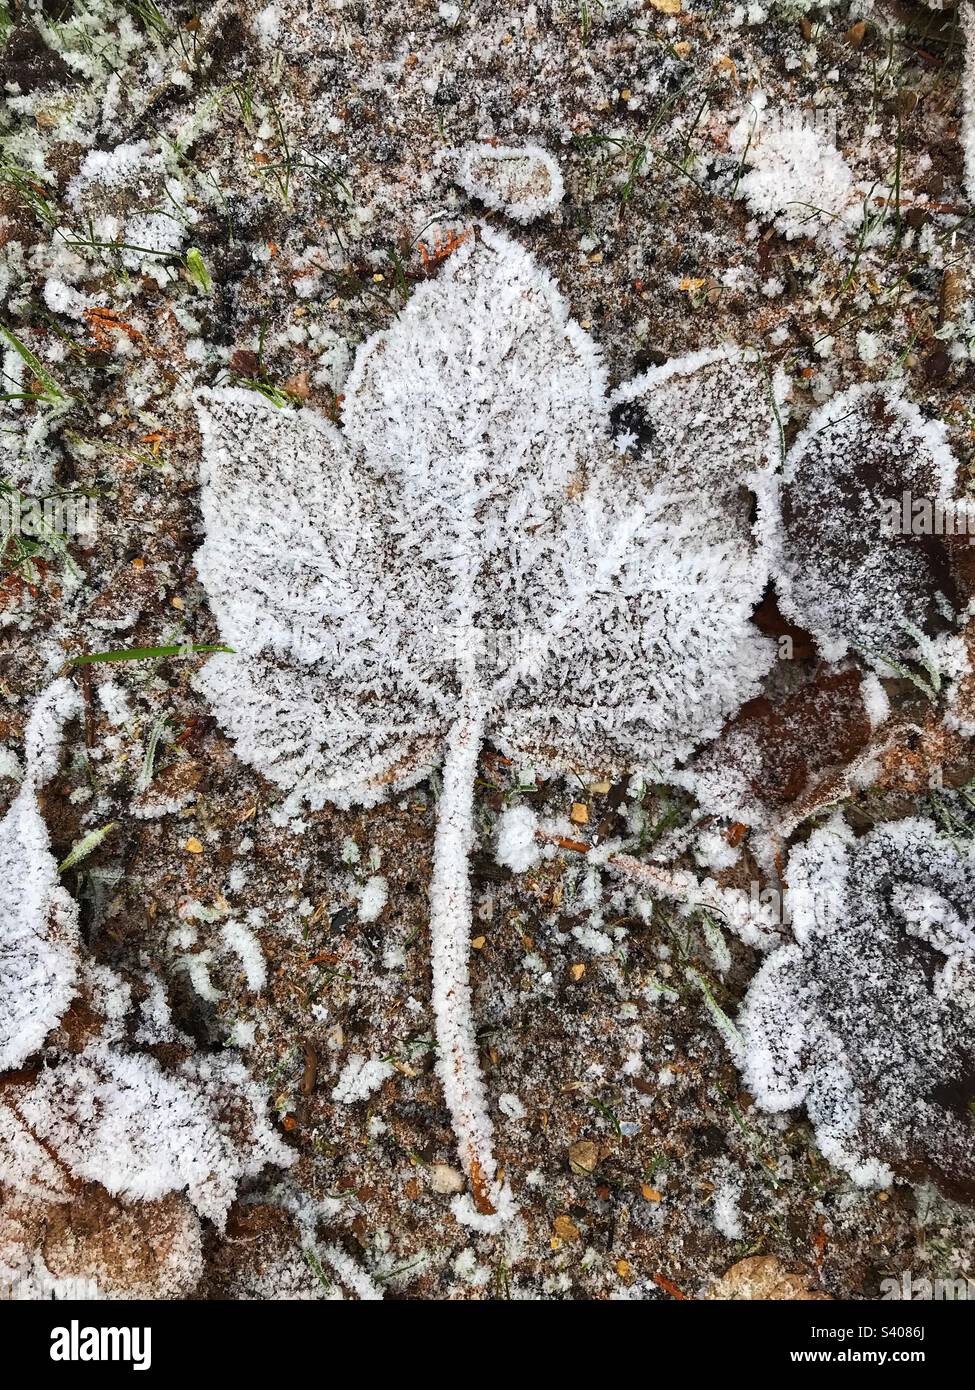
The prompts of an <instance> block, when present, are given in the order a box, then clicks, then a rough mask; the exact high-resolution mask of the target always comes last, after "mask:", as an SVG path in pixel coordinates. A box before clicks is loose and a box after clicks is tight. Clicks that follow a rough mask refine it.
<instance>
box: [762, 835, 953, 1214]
mask: <svg viewBox="0 0 975 1390" xmlns="http://www.w3.org/2000/svg"><path fill="white" fill-rule="evenodd" d="M973 891H975V854H973V852H972V846H971V845H970V844H968V845H967V846H960V845H959V844H958V843H957V842H956V841H954V840H952V839H951V838H949V836H948V835H946V834H943V833H942V832H941V831H939V830H938V829H937V827H936V826H935V825H934V824H933V823H932V822H931V821H929V820H924V819H921V818H915V819H910V820H904V821H899V822H896V823H894V824H889V825H880V826H877V827H876V828H875V829H874V830H871V831H870V833H869V834H867V835H865V836H864V837H863V838H862V839H860V840H858V839H856V838H855V836H854V834H853V831H852V830H851V829H850V827H849V826H848V825H847V824H846V823H845V822H844V820H843V819H842V817H841V816H839V815H837V816H835V817H834V818H833V820H832V821H831V822H830V824H829V825H827V826H826V827H824V828H822V829H820V830H816V831H814V833H813V834H812V835H811V836H810V838H809V841H808V843H807V844H805V845H802V846H800V847H799V848H797V849H795V850H793V852H792V854H791V856H790V858H789V891H788V898H789V902H790V905H791V916H792V926H793V935H794V940H793V941H791V942H789V943H788V944H786V945H783V946H780V947H779V948H778V949H777V950H775V951H773V952H772V954H771V955H769V956H768V957H767V958H766V960H765V962H764V963H763V965H762V967H761V969H760V970H759V972H758V974H757V975H756V976H755V978H754V979H753V981H752V983H751V985H750V987H749V991H748V995H747V996H746V1000H745V1004H744V1006H743V1009H742V1012H741V1015H740V1016H739V1020H738V1022H739V1027H740V1029H741V1032H742V1035H743V1038H744V1042H745V1055H744V1078H745V1083H746V1085H747V1086H748V1088H749V1090H750V1091H751V1092H752V1094H753V1095H754V1096H755V1099H756V1101H757V1102H758V1104H759V1105H760V1106H762V1107H763V1108H764V1109H767V1110H772V1111H779V1110H792V1109H795V1108H796V1107H797V1106H800V1105H803V1104H804V1105H805V1107H806V1110H807V1111H808V1114H809V1118H810V1120H811V1121H812V1124H813V1126H814V1128H815V1130H816V1139H817V1142H818V1144H819V1147H820V1148H821V1149H822V1151H823V1153H824V1154H825V1155H826V1156H827V1158H828V1159H829V1160H830V1161H831V1162H833V1163H835V1164H837V1165H838V1166H839V1167H841V1168H843V1169H845V1170H846V1171H847V1172H848V1173H849V1174H850V1175H851V1176H852V1177H853V1178H854V1180H855V1181H857V1182H859V1183H861V1184H863V1185H865V1186H871V1185H875V1184H879V1185H885V1184H886V1183H889V1182H890V1181H891V1178H892V1176H893V1175H894V1174H896V1175H899V1176H901V1177H904V1178H907V1179H908V1180H914V1181H917V1180H921V1179H924V1178H928V1177H933V1178H934V1179H935V1181H936V1182H937V1183H938V1184H939V1185H940V1186H941V1187H942V1188H944V1189H945V1191H947V1192H948V1193H950V1194H954V1195H957V1196H960V1197H962V1198H963V1199H964V1200H971V1196H972V1192H973V1191H975V1140H973V1135H972V1114H971V1105H972V1101H973V1097H975V1024H973V1018H975V1014H973V1004H975V922H973V919H972V912H971V903H972V894H973Z"/></svg>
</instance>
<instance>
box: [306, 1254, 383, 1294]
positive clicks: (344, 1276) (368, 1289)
mask: <svg viewBox="0 0 975 1390" xmlns="http://www.w3.org/2000/svg"><path fill="white" fill-rule="evenodd" d="M319 1253H320V1254H321V1256H322V1258H323V1259H324V1260H325V1261H326V1263H327V1264H328V1265H329V1266H330V1267H331V1268H332V1269H333V1270H334V1271H335V1273H336V1274H337V1275H338V1277H339V1279H341V1281H342V1283H343V1284H344V1285H345V1287H346V1288H347V1289H351V1290H352V1292H353V1293H354V1294H356V1295H357V1296H358V1297H359V1298H360V1299H361V1300H362V1301H363V1302H367V1303H376V1302H381V1301H382V1296H383V1295H382V1290H381V1289H378V1288H377V1287H376V1285H375V1284H374V1283H373V1282H372V1280H371V1279H370V1278H369V1275H368V1274H366V1272H365V1270H362V1269H360V1268H359V1266H358V1265H357V1264H356V1262H355V1260H353V1258H352V1256H351V1255H348V1254H346V1252H345V1251H344V1250H343V1249H342V1247H341V1246H340V1245H323V1246H321V1247H320V1251H319Z"/></svg>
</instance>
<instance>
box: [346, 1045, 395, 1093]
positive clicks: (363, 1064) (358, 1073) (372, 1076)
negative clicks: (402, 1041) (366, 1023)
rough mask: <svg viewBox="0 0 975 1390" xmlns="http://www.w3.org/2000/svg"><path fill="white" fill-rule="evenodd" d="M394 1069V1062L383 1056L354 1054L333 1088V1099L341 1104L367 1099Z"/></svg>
mask: <svg viewBox="0 0 975 1390" xmlns="http://www.w3.org/2000/svg"><path fill="white" fill-rule="evenodd" d="M393 1071H394V1068H393V1064H392V1063H391V1062H387V1061H384V1060H383V1058H382V1057H360V1056H359V1055H358V1054H357V1053H356V1054H353V1055H352V1056H351V1057H350V1058H349V1060H348V1061H347V1062H346V1064H345V1066H344V1067H343V1068H342V1072H341V1075H340V1076H339V1079H338V1081H337V1082H336V1083H335V1086H334V1088H333V1090H332V1099H333V1100H334V1101H336V1102H337V1103H338V1104H339V1105H355V1104H356V1102H357V1101H360V1100H367V1099H368V1098H369V1096H371V1095H372V1093H373V1092H374V1091H378V1090H379V1088H380V1086H381V1085H382V1084H383V1082H384V1081H385V1080H386V1078H387V1077H388V1076H392V1075H393Z"/></svg>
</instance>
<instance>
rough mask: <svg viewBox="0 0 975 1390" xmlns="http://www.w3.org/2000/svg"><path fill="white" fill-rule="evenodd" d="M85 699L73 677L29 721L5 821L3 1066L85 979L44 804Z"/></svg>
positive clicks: (0, 944) (31, 1046) (1, 826)
mask: <svg viewBox="0 0 975 1390" xmlns="http://www.w3.org/2000/svg"><path fill="white" fill-rule="evenodd" d="M79 706H80V700H79V697H78V695H77V692H76V691H75V689H74V686H73V685H72V684H71V683H70V682H69V681H67V680H59V681H55V683H54V684H53V685H51V686H49V687H48V688H47V690H45V691H44V693H43V694H42V695H41V697H40V698H39V700H38V701H37V704H36V705H35V706H34V710H33V713H32V714H31V717H30V720H29V721H28V724H27V735H26V743H27V748H26V769H25V774H24V780H23V783H22V785H21V788H20V790H19V792H18V793H17V796H16V798H15V799H14V801H13V804H12V805H11V807H10V810H9V811H8V812H7V814H6V816H4V818H3V820H2V821H0V886H2V893H3V901H2V911H0V1070H3V1071H6V1070H9V1069H10V1068H12V1067H18V1066H20V1065H21V1064H22V1063H23V1062H24V1061H26V1059H27V1058H28V1057H29V1056H30V1055H31V1053H32V1052H36V1051H37V1049H38V1048H39V1047H40V1046H41V1044H42V1043H43V1041H44V1039H45V1037H46V1036H47V1034H48V1033H49V1032H50V1031H51V1029H52V1028H54V1027H55V1025H56V1024H57V1023H58V1022H59V1020H60V1018H61V1015H62V1014H63V1013H64V1011H65V1009H66V1008H67V1007H68V1005H69V1003H70V1002H71V1000H72V998H73V996H74V994H75V989H76V983H77V977H78V946H79V938H78V908H77V904H76V903H75V902H74V900H73V899H72V898H71V896H70V894H68V893H67V892H66V891H65V890H64V889H63V888H62V887H61V886H60V883H59V881H58V869H57V864H56V863H55V861H54V858H53V856H52V854H51V842H50V838H49V836H48V833H47V827H46V826H45V824H44V821H43V819H42V817H41V811H40V807H39V805H38V802H37V793H38V790H39V789H40V787H42V786H43V784H44V783H45V782H46V781H47V780H48V779H49V778H50V777H51V776H52V775H53V773H54V771H55V769H56V767H57V763H58V757H59V754H60V749H61V737H62V730H63V728H64V724H65V723H66V721H67V720H68V719H70V718H71V717H72V715H74V714H75V713H76V712H77V711H78V709H79Z"/></svg>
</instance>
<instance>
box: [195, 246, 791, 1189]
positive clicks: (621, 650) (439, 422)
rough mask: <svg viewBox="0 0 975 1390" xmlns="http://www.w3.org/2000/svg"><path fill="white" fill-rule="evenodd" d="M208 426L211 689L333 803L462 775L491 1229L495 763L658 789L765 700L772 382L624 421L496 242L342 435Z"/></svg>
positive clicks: (472, 1089) (453, 1077) (446, 871)
mask: <svg viewBox="0 0 975 1390" xmlns="http://www.w3.org/2000/svg"><path fill="white" fill-rule="evenodd" d="M611 404H612V409H613V414H612V424H613V427H614V431H615V435H616V445H617V447H616V449H615V450H614V449H613V448H612V447H611V443H610V428H609V427H610V423H611V420H610V405H611ZM200 417H201V428H202V435H203V446H204V458H203V500H202V506H203V514H204V520H205V523H206V541H205V544H204V546H203V548H202V549H201V551H200V552H199V556H198V568H199V572H200V576H201V578H202V580H203V582H204V584H205V586H206V588H207V590H208V593H209V595H210V599H211V602H212V604H213V607H214V610H215V612H216V614H217V617H218V619H219V622H220V628H221V632H222V635H223V637H224V639H225V640H226V641H227V643H228V644H229V645H230V646H232V647H233V648H234V649H235V652H236V655H233V656H229V655H228V656H218V657H216V658H215V659H214V660H212V661H210V662H209V663H208V664H207V666H206V667H205V669H204V672H203V674H202V677H201V682H202V688H203V689H204V691H205V692H206V694H207V695H208V697H209V699H210V701H211V703H212V705H213V707H214V710H215V712H216V714H217V716H218V718H219V719H220V721H221V723H222V724H223V725H224V727H225V728H226V729H227V730H228V731H229V732H230V733H231V734H232V736H233V737H234V738H235V739H236V741H237V750H238V752H239V754H240V755H241V756H242V757H243V758H245V759H246V760H247V761H249V762H251V763H252V764H253V765H254V766H255V767H256V768H257V769H258V770H259V771H260V772H262V773H264V774H265V775H266V776H267V777H269V778H270V779H271V780H273V781H274V782H276V783H277V784H278V785H279V786H281V787H283V788H287V789H289V790H290V791H292V793H293V796H294V798H295V799H297V798H301V797H303V798H306V799H307V800H308V801H309V802H310V803H311V804H312V805H313V806H316V807H317V806H321V805H322V804H323V803H324V802H325V801H328V800H331V801H334V802H336V803H338V804H340V805H349V804H350V803H352V802H363V803H367V804H368V803H372V802H375V801H377V800H379V799H380V798H381V797H382V796H384V795H385V794H387V793H388V792H389V791H390V790H391V789H394V788H402V787H406V786H409V785H412V784H413V783H415V782H417V781H419V780H420V779H422V778H423V777H425V776H427V775H428V773H429V772H430V771H431V770H432V769H433V768H434V767H435V766H436V765H438V764H440V763H443V764H444V771H443V779H444V791H443V796H442V798H441V802H440V820H439V828H438V831H437V840H436V849H435V865H434V872H433V881H432V884H431V890H430V900H431V928H432V939H433V978H434V1004H435V1011H436V1016H437V1025H438V1038H439V1044H440V1076H441V1080H442V1082H443V1085H444V1090H445V1093H446V1096H447V1100H448V1104H449V1107H450V1110H451V1113H452V1115H453V1119H454V1125H455V1128H456V1130H457V1132H458V1135H459V1136H460V1140H461V1157H462V1160H463V1162H464V1165H465V1169H466V1171H467V1174H468V1177H469V1179H470V1180H471V1184H472V1188H473V1190H474V1193H475V1198H476V1202H477V1205H478V1206H479V1208H480V1210H481V1214H482V1215H485V1216H490V1215H491V1207H492V1200H491V1199H490V1198H489V1197H488V1195H487V1194H488V1190H489V1188H490V1187H491V1184H492V1182H493V1177H494V1161H493V1158H492V1156H491V1150H490V1133H491V1130H490V1122H489V1119H488V1114H487V1105H486V1100H485V1097H484V1094H483V1088H482V1086H481V1083H480V1079H479V1075H478V1069H477V1061H476V1047H475V1043H474V1028H473V1022H472V1019H471V1016H470V1001H469V991H468V979H467V955H468V932H469V923H470V889H469V885H468V875H467V857H468V853H469V851H470V848H471V846H472V844H473V840H474V826H473V783H474V776H475V771H476V767H477V761H478V756H479V752H480V748H481V745H482V742H483V740H484V738H485V737H488V736H489V737H491V738H492V740H493V741H494V742H495V744H496V745H497V746H498V747H499V748H500V749H501V750H502V751H503V752H505V753H508V754H510V755H512V756H514V755H518V754H525V753H527V754H530V756H531V758H532V762H533V764H534V765H535V766H536V767H537V768H545V769H548V770H550V771H552V772H567V771H573V772H578V773H587V774H598V775H602V776H606V775H614V774H621V773H623V772H626V771H629V770H632V769H634V768H639V769H643V770H645V771H646V772H647V773H648V775H651V776H653V777H655V778H658V777H660V776H661V775H666V772H667V771H668V770H669V769H672V768H673V767H674V765H675V764H676V762H677V761H678V760H680V759H681V758H684V757H686V756H687V755H688V754H689V753H690V751H691V750H692V748H693V746H694V745H695V743H696V742H698V741H700V740H703V739H706V738H709V737H712V736H714V735H715V734H717V733H718V731H719V730H720V728H721V726H722V724H723V722H724V720H725V719H726V718H727V717H728V716H729V715H730V714H732V713H733V712H734V711H735V710H736V709H737V708H738V706H739V705H740V704H741V702H742V701H743V700H744V699H747V698H748V697H749V696H750V695H752V694H754V693H755V691H756V689H757V687H758V682H759V679H760V677H761V676H762V675H763V674H764V672H765V671H766V670H767V669H768V667H769V665H770V664H771V653H772V647H771V644H770V643H768V642H767V641H766V639H764V638H763V637H762V636H761V635H760V634H759V633H758V632H757V631H756V630H755V629H754V628H753V627H752V626H751V625H750V621H749V620H750V616H751V610H752V607H753V605H754V603H755V602H756V600H757V599H758V597H759V596H760V595H761V593H762V590H763V587H764V584H765V581H766V577H767V576H766V571H765V568H764V565H763V563H762V561H761V557H760V555H759V553H758V551H757V548H756V546H755V544H754V541H753V536H752V525H751V520H750V510H749V508H750V498H749V493H748V487H749V485H750V486H752V487H754V488H756V489H758V490H759V491H762V492H764V490H765V488H766V487H767V477H768V475H769V473H770V471H771V469H772V467H773V464H774V459H775V457H776V447H777V446H776V437H775V427H774V419H773V411H772V393H771V390H770V386H769V383H768V382H767V381H766V380H765V378H764V376H763V374H762V373H761V371H760V370H759V369H758V368H757V367H756V365H755V364H754V363H752V362H750V361H749V360H748V359H747V358H746V357H745V356H744V354H741V353H739V352H736V351H734V350H727V351H726V350H720V351H717V352H713V353H703V354H697V355H696V356H694V357H692V358H689V359H686V360H685V361H682V362H677V363H673V364H670V365H668V366H667V367H665V368H662V369H660V370H659V371H658V372H651V373H649V374H648V375H647V376H645V377H641V378H640V379H639V380H638V381H636V382H634V383H633V384H632V386H630V387H628V388H626V389H625V390H624V391H622V392H620V393H619V394H618V396H617V397H616V398H615V400H614V402H612V403H610V402H608V401H607V399H606V396H605V393H604V379H603V371H602V367H601V364H600V361H599V358H598V354H597V352H596V350H595V348H594V346H593V344H592V342H591V341H590V340H589V339H588V338H587V337H586V335H585V334H584V333H583V332H582V330H581V329H580V328H579V327H578V326H577V325H576V324H575V323H573V322H572V321H571V320H570V319H569V317H568V313H567V308H566V305H565V303H564V301H563V299H562V298H561V296H560V295H559V293H558V291H557V289H556V287H555V285H554V284H553V282H552V281H551V280H550V279H549V278H548V276H546V275H545V274H544V273H543V272H542V271H541V270H540V269H539V268H538V267H537V266H536V265H535V263H534V262H533V261H532V260H531V258H530V257H529V256H528V255H526V253H525V252H523V251H522V250H521V249H519V248H518V247H517V246H516V245H514V244H513V243H512V242H510V241H508V240H507V239H506V238H504V237H502V236H499V235H498V234H496V233H493V232H491V231H489V230H488V229H486V228H481V229H480V233H479V235H478V236H477V237H475V236H474V235H472V234H468V235H467V236H466V237H465V238H462V240H461V244H460V247H459V249H458V250H457V251H455V252H454V254H453V255H452V256H451V257H450V259H449V261H448V262H447V265H446V268H445V270H444V272H443V273H442V274H441V275H440V276H439V277H438V279H436V280H433V281H429V282H427V283H426V284H424V285H423V286H421V287H420V288H419V289H418V290H417V291H416V292H415V293H414V295H413V297H412V299H411V300H410V302H409V304H408V306H407V308H406V309H405V310H404V312H403V313H402V314H401V316H400V318H399V319H398V320H397V321H396V322H395V323H394V324H393V326H392V327H391V328H390V329H388V330H387V331H386V332H384V333H381V334H378V335H377V336H376V337H374V338H372V339H370V340H369V341H368V342H367V343H366V344H364V346H363V347H362V348H361V349H360V350H359V353H358V356H357V359H356V363H355V366H354V368H353V370H352V373H351V376H350V378H349V381H348V383H347V386H346V397H345V405H344V426H345V428H344V432H340V431H339V430H337V429H336V428H335V427H333V426H332V425H329V424H327V423H326V422H324V421H322V420H320V419H318V418H317V417H316V416H314V415H313V414H311V413H310V412H307V411H303V412H299V413H295V414H292V413H286V412H283V411H279V410H276V409H275V408H274V407H272V406H271V405H269V404H268V402H266V401H265V400H263V399H262V398H261V397H259V396H257V395H255V394H253V393H247V392H244V391H239V390H230V391H228V390H217V391H211V392H209V393H205V394H204V396H203V397H202V399H201V401H200ZM702 494H703V501H702Z"/></svg>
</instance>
